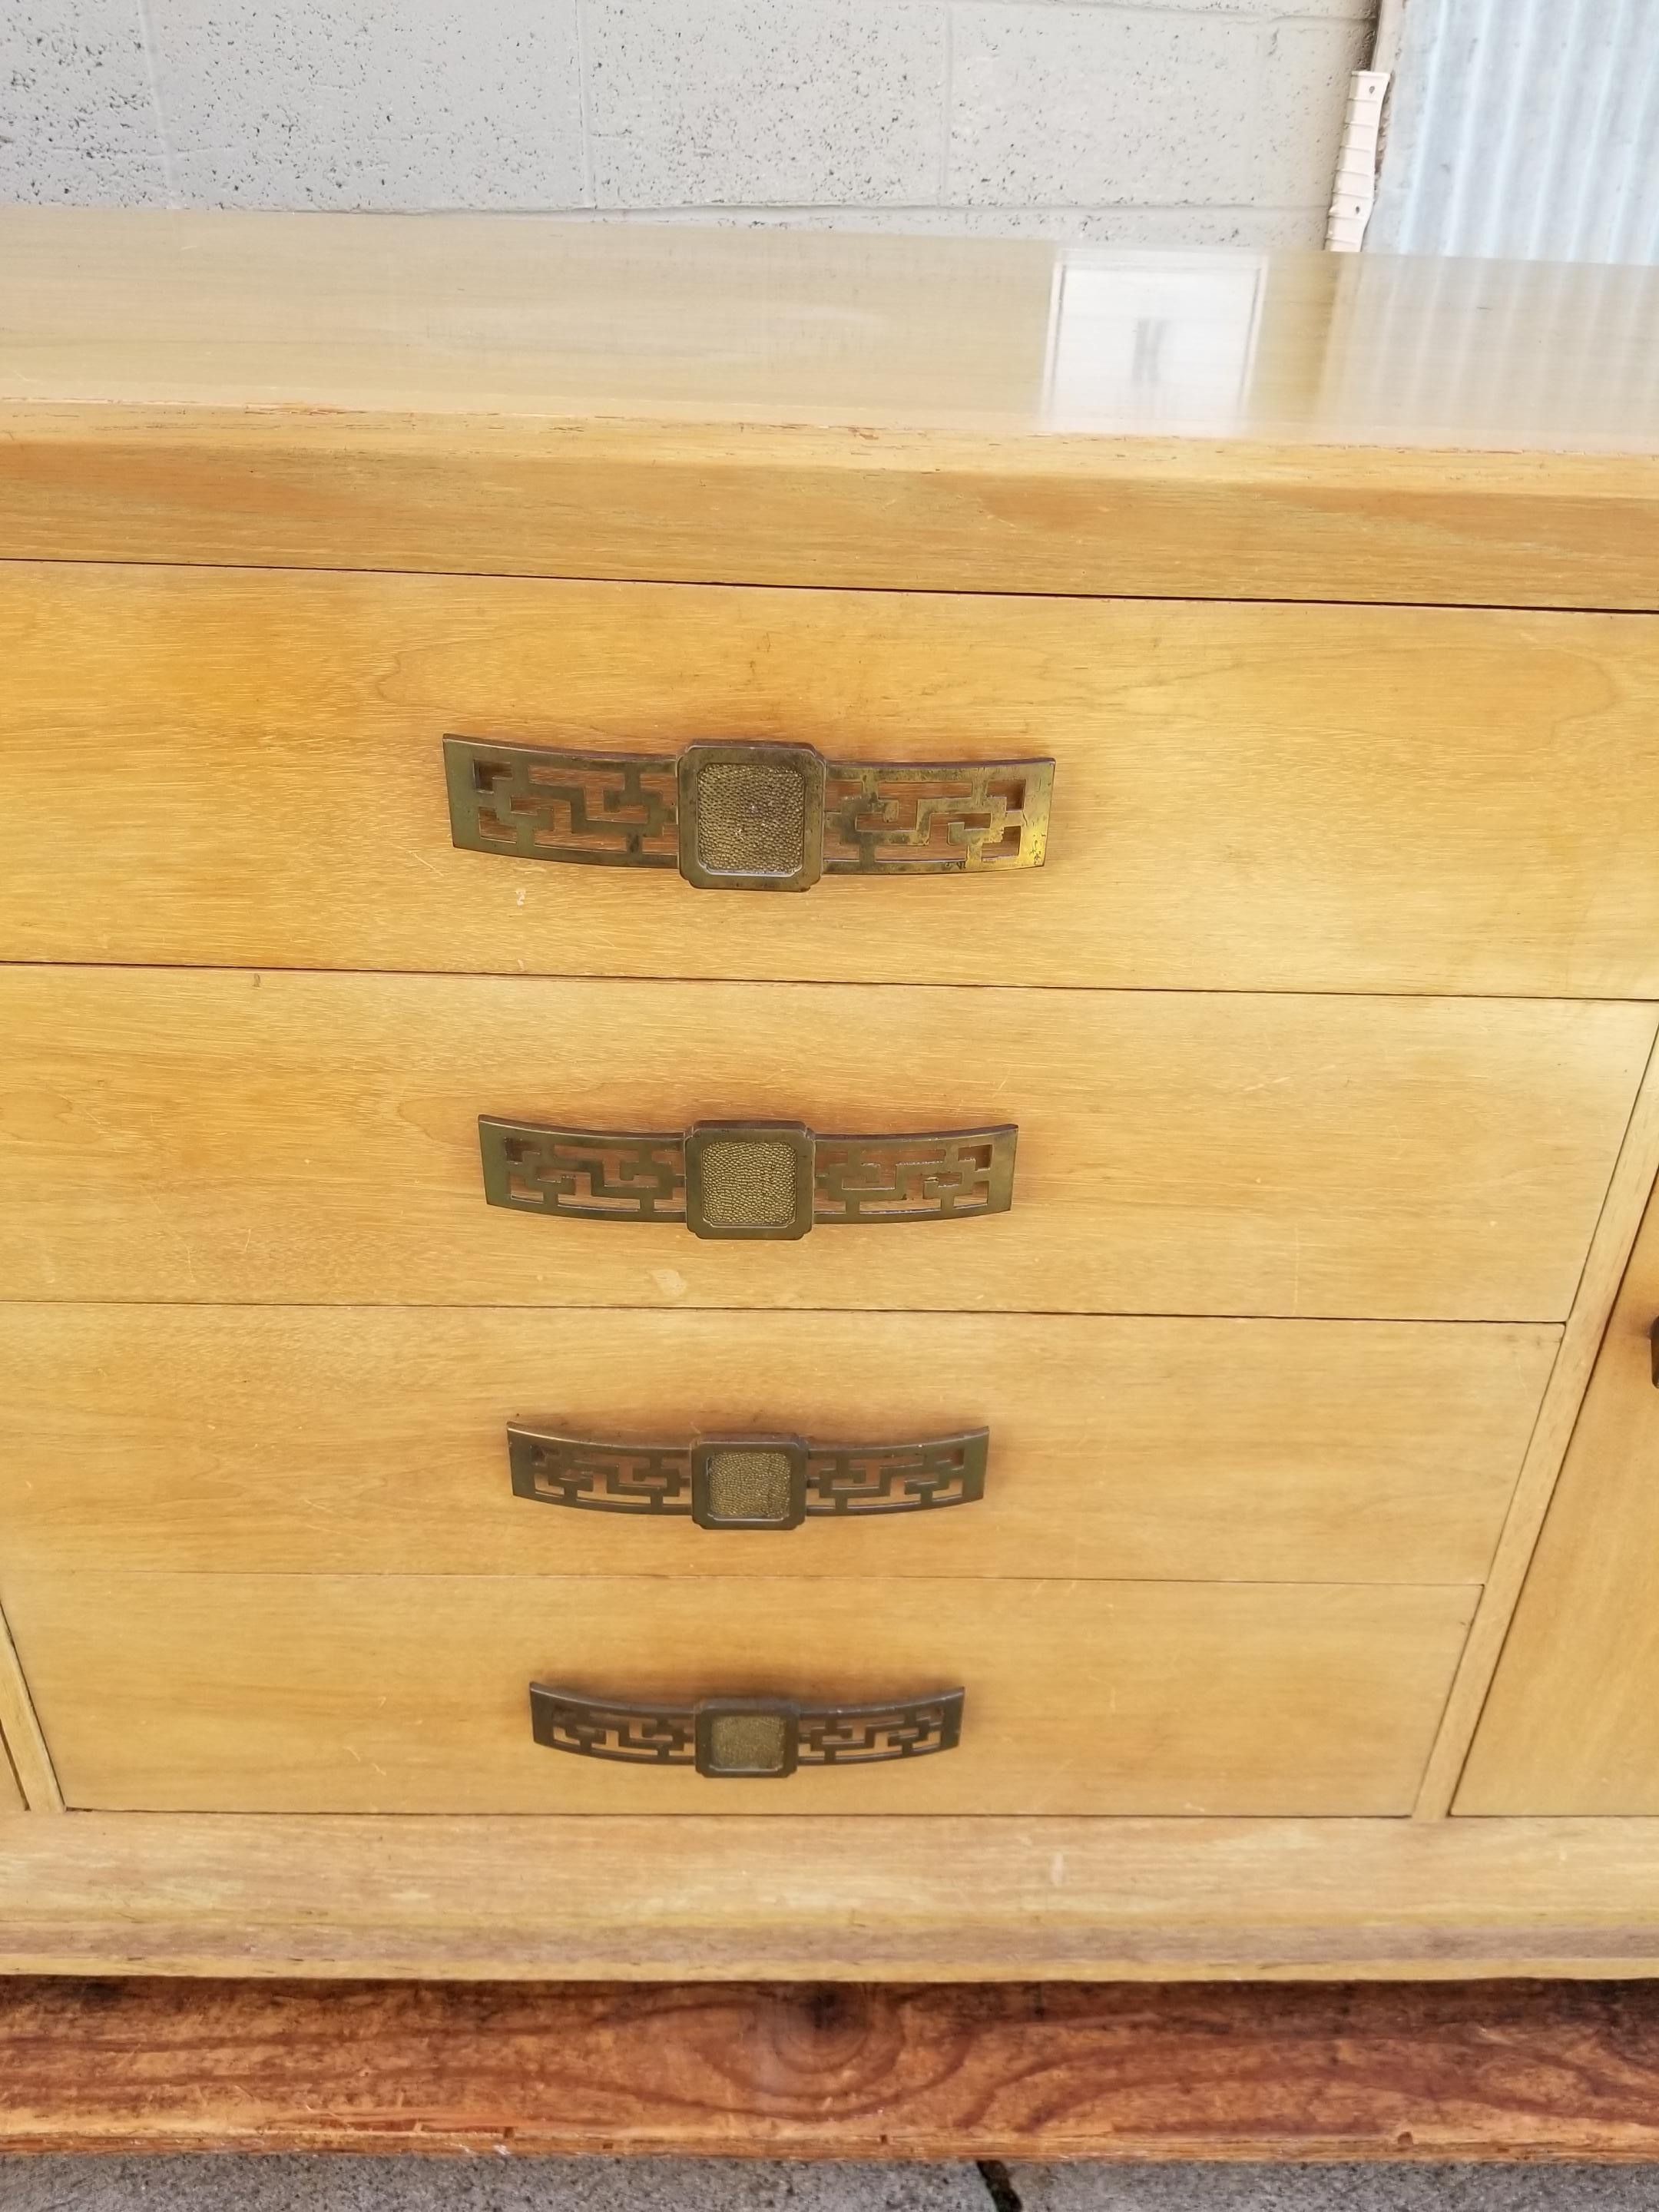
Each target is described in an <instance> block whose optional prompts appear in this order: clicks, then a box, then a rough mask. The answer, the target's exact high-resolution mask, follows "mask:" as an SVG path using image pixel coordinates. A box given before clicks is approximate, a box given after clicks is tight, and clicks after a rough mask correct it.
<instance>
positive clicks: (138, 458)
mask: <svg viewBox="0 0 1659 2212" xmlns="http://www.w3.org/2000/svg"><path fill="white" fill-rule="evenodd" d="M0 258H3V261H4V264H5V267H6V270H7V279H8V294H7V314H6V327H5V331H4V332H3V334H0V398H3V401H4V405H3V418H0V430H3V453H4V483H5V490H6V497H5V500H4V502H3V505H0V551H3V552H5V553H9V554H14V555H26V556H38V557H42V558H119V559H156V558H166V557H169V556H171V557H175V558H180V559H191V560H197V561H207V562H224V561H253V562H265V563H276V564H278V565H281V564H284V563H289V564H297V565H311V566H323V567H328V566H344V567H361V566H369V567H382V568H398V567H407V568H477V569H480V570H500V571H506V572H517V573H525V574H536V573H542V574H590V575H622V576H627V575H652V576H659V577H681V578H685V579H708V580H727V581H730V580H750V581H769V582H779V583H792V582H793V583H817V584H836V583H842V584H860V585H871V584H879V585H883V586H899V587H903V586H919V585H930V586H935V587H939V588H945V589H972V590H980V591H1000V590H1002V591H1006V590H1036V591H1064V590H1079V591H1088V592H1115V591H1116V592H1131V593H1152V594H1158V595H1176V596H1179V595H1182V594H1195V595H1198V596H1201V597H1212V598H1225V599H1231V598H1236V597H1237V596H1239V595H1240V593H1241V592H1248V593H1249V595H1250V596H1253V597H1260V598H1275V597H1302V598H1310V599H1339V598H1360V599H1385V600H1386V599H1428V600H1451V601H1465V600H1474V601H1477V602H1480V603H1482V604H1499V605H1501V604H1504V602H1505V601H1508V602H1510V603H1513V604H1521V605H1539V604H1561V605H1586V606H1615V605H1626V606H1635V607H1651V606H1653V605H1656V604H1659V585H1656V582H1655V569H1654V563H1653V560H1652V532H1653V528H1654V515H1655V512H1656V507H1659V453H1656V447H1659V413H1656V403H1655V398H1654V392H1653V386H1652V381H1651V377H1650V373H1649V372H1650V362H1651V358H1652V356H1653V352H1654V349H1655V346H1656V343H1659V337H1656V333H1659V283H1656V282H1655V280H1654V278H1653V276H1652V275H1651V272H1650V271H1646V270H1589V269H1586V270H1572V271H1566V272H1563V271H1559V270H1537V269H1534V268H1528V267H1520V268H1513V267H1505V266H1504V265H1503V264H1447V263H1445V262H1441V261H1425V262H1421V263H1417V264H1413V263H1409V262H1407V263H1394V262H1389V261H1386V260H1383V259H1381V258H1370V257H1359V256H1355V257H1344V258H1342V259H1341V260H1340V261H1333V260H1332V259H1331V258H1329V257H1318V256H1289V257H1284V258H1278V259H1275V260H1273V261H1271V262H1265V261H1262V260H1261V259H1260V258H1250V257H1243V258H1236V259H1235V258H1229V257H1225V256H1222V257H1213V258H1205V259H1203V260H1200V261H1197V262H1194V261H1193V260H1191V259H1190V258H1158V257H1148V256H1145V255H1134V256H1121V255H1114V254H1111V253H1109V252H1102V251H1100V250H1099V249H1092V248H1077V247H1071V248H1068V247H1060V246H1053V245H1049V244H1047V243H1043V242H1036V241H1016V242H1009V241H982V240H972V241H970V240H894V239H883V238H878V239H870V238H860V239H842V238H827V237H822V236H818V237H812V236H803V235H802V234H798V233H791V234H783V233H770V234H767V233H758V234H757V233H754V232H736V233H732V232H728V233H725V234H708V233H697V232H693V231H688V230H687V229H684V228H665V229H663V230H659V231H652V230H649V229H644V228H628V229H626V230H623V229H618V228H615V227H612V226H605V227H603V228H597V227H592V226H571V225H568V224H559V223H556V222H552V223H550V222H542V221H538V220H536V219H534V218H526V217H523V216H513V217H508V218H496V219H494V220H491V219H489V218H487V217H485V218H479V217H466V216H461V217H441V216H440V217H421V218H419V219H416V220H411V219H399V218H398V217H395V216H370V217H350V216H328V217H317V216H260V215H255V214H238V215H205V216H203V215H144V214H134V213H71V212H69V211H64V210H8V211H6V215H5V217H4V225H3V229H0ZM1148 320H1152V321H1156V322H1158V324H1160V325H1170V326H1173V327H1175V328H1176V329H1177V330H1178V331H1179V332H1180V333H1181V335H1182V343H1178V344H1175V345H1171V346H1170V347H1168V348H1167V349H1165V362H1166V366H1164V368H1162V369H1161V371H1160V372H1159V373H1158V374H1154V375H1152V376H1150V377H1149V376H1148V375H1146V374H1145V372H1144V370H1142V369H1140V368H1139V367H1138V368H1137V372H1136V374H1133V375H1128V374H1126V373H1125V370H1124V367H1123V364H1124V362H1126V361H1129V360H1133V361H1134V362H1137V364H1139V362H1141V361H1142V359H1143V357H1144V349H1141V351H1140V352H1137V351H1136V349H1135V347H1134V333H1135V331H1136V329H1137V327H1138V326H1139V325H1143V324H1144V323H1146V321H1148ZM1448 448H1450V449H1454V451H1455V459H1448V457H1447V451H1446V449H1448Z"/></svg>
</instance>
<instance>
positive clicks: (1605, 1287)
mask: <svg viewBox="0 0 1659 2212" xmlns="http://www.w3.org/2000/svg"><path fill="white" fill-rule="evenodd" d="M1656 1175H1659V1058H1656V1059H1655V1060H1650V1062H1649V1065H1648V1072H1647V1073H1646V1074H1645V1075H1644V1078H1643V1079H1642V1087H1641V1090H1640V1092H1639V1093H1638V1097H1637V1101H1636V1109H1635V1111H1634V1112H1633V1113H1632V1115H1631V1118H1630V1126H1629V1127H1628V1128H1627V1129H1626V1132H1625V1141H1624V1143H1623V1144H1622V1145H1621V1146H1620V1148H1619V1158H1618V1162H1617V1164H1616V1165H1615V1167H1614V1169H1613V1181H1612V1182H1611V1183H1610V1184H1609V1186H1608V1188H1607V1201H1606V1203H1605V1204H1604V1205H1603V1206H1602V1208H1601V1218H1600V1220H1599V1221H1598V1222H1597V1223H1596V1225H1595V1236H1594V1237H1592V1238H1591V1239H1590V1249H1589V1258H1588V1259H1587V1260H1586V1261H1585V1263H1584V1272H1583V1274H1582V1275H1581V1276H1580V1278H1579V1281H1578V1288H1577V1291H1576V1292H1575V1294H1574V1297H1573V1302H1572V1311H1571V1314H1569V1316H1567V1324H1566V1327H1565V1329H1564V1330H1563V1332H1562V1336H1561V1346H1560V1350H1559V1353H1558V1354H1557V1357H1556V1360H1555V1364H1554V1365H1553V1367H1552V1369H1551V1370H1550V1376H1549V1381H1548V1383H1547V1385H1546V1388H1545V1391H1544V1399H1543V1403H1542V1405H1541V1407H1540V1409H1539V1415H1538V1420H1537V1423H1536V1425H1535V1426H1534V1430H1533V1432H1532V1437H1531V1440H1530V1442H1529V1443H1528V1446H1527V1450H1526V1456H1525V1458H1524V1460H1523V1461H1522V1468H1521V1475H1520V1479H1519V1480H1518V1481H1517V1482H1516V1486H1515V1488H1514V1490H1513V1491H1512V1492H1511V1493H1510V1504H1509V1510H1508V1511H1507V1512H1506V1513H1505V1515H1504V1526H1503V1529H1502V1532H1501V1533H1500V1534H1499V1536H1498V1545H1497V1548H1496V1550H1495V1551H1494V1553H1493V1554H1492V1560H1491V1562H1490V1565H1489V1566H1488V1569H1487V1571H1486V1577H1485V1586H1484V1588H1483V1589H1482V1590H1481V1593H1480V1605H1479V1606H1478V1607H1477V1608H1476V1611H1475V1616H1474V1622H1473V1624H1472V1626H1471V1627H1470V1630H1469V1633H1468V1640H1467V1641H1466V1643H1465V1644H1464V1646H1463V1654H1462V1658H1461V1659H1460V1660H1459V1661H1458V1663H1457V1673H1456V1675H1455V1678H1454V1680H1453V1682H1452V1687H1451V1692H1450V1695H1449V1697H1448V1698H1447V1699H1446V1710H1445V1711H1444V1712H1443V1714H1442V1716H1441V1720H1440V1729H1439V1732H1438V1734H1437V1736H1436V1738H1435V1745H1434V1749H1433V1751H1432V1752H1431V1753H1430V1756H1429V1763H1428V1766H1427V1768H1426V1770H1425V1773H1424V1777H1423V1788H1422V1790H1421V1793H1420V1794H1419V1798H1418V1802H1417V1813H1418V1817H1419V1819H1421V1820H1438V1819H1441V1818H1443V1816H1444V1814H1447V1813H1448V1812H1449V1810H1450V1809H1451V1804H1452V1800H1453V1798H1454V1796H1455V1793H1456V1790H1457V1785H1458V1782H1459V1779H1460V1778H1461V1776H1462V1771H1463V1764H1464V1761H1465V1759H1467V1758H1468V1751H1469V1746H1470V1744H1471V1742H1472V1741H1473V1740H1474V1731H1475V1729H1476V1727H1477V1725H1478V1724H1479V1722H1480V1713H1481V1708H1482V1706H1483V1705H1484V1704H1485V1702H1486V1695H1487V1692H1489V1690H1490V1689H1491V1686H1492V1676H1493V1673H1494V1671H1495V1670H1496V1668H1497V1666H1498V1659H1499V1656H1500V1655H1501V1653H1502V1651H1503V1649H1504V1638H1505V1637H1506V1636H1507V1635H1508V1633H1509V1629H1510V1621H1511V1620H1512V1619H1513V1616H1514V1613H1515V1607H1516V1600H1517V1598H1518V1597H1519V1595H1520V1594H1521V1591H1522V1587H1523V1585H1524V1584H1525V1582H1526V1578H1527V1576H1528V1571H1529V1570H1530V1569H1531V1566H1532V1563H1533V1559H1534V1554H1535V1552H1536V1548H1537V1544H1538V1536H1539V1531H1540V1530H1541V1528H1542V1527H1543V1526H1544V1521H1545V1516H1546V1515H1547V1513H1548V1511H1549V1510H1550V1506H1551V1501H1552V1499H1553V1497H1554V1494H1555V1489H1556V1485H1557V1482H1558V1480H1559V1476H1560V1474H1561V1471H1562V1467H1563V1464H1564V1462H1565V1455H1566V1452H1567V1449H1568V1446H1569V1444H1570V1443H1571V1439H1572V1437H1573V1435H1574V1432H1575V1429H1576V1427H1577V1423H1578V1420H1579V1419H1580V1415H1581V1412H1582V1410H1583V1406H1584V1401H1585V1392H1586V1389H1587V1388H1588V1387H1589V1383H1590V1380H1591V1376H1592V1374H1593V1372H1594V1370H1595V1366H1596V1364H1597V1362H1598V1361H1599V1360H1600V1359H1601V1358H1602V1357H1603V1354H1604V1352H1605V1353H1606V1355H1607V1357H1608V1358H1613V1357H1614V1356H1615V1352H1614V1346H1615V1343H1616V1338H1614V1337H1610V1336H1609V1325H1610V1322H1611V1318H1612V1316H1613V1308H1614V1302H1615V1300H1616V1299H1617V1298H1618V1297H1619V1296H1620V1285H1621V1282H1622V1280H1623V1279H1624V1276H1625V1273H1626V1265H1627V1263H1628V1262H1629V1261H1630V1260H1631V1257H1632V1245H1633V1244H1634V1243H1635V1241H1636V1238H1637V1236H1638V1231H1639V1229H1640V1226H1641V1224H1642V1220H1643V1218H1644V1213H1645V1212H1646V1209H1647V1207H1648V1206H1649V1204H1650V1200H1651V1195H1652V1193H1653V1190H1654V1186H1655V1177H1656ZM1529 1809H1530V1808H1529Z"/></svg>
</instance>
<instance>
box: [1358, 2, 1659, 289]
mask: <svg viewBox="0 0 1659 2212" xmlns="http://www.w3.org/2000/svg"><path fill="white" fill-rule="evenodd" d="M1365 244H1366V246H1367V248H1368V250H1370V251H1373V252H1388V253H1439V254H1461V255H1474V256H1477V257H1480V258H1508V259H1515V260H1522V261H1595V262H1641V263H1652V262H1655V261H1659V0H1407V7H1406V9H1405V14H1404V18H1403V35H1402V40H1401V53H1400V59H1399V67H1398V70H1397V73H1396V76H1395V83H1394V89H1393V94H1392V107H1391V112H1390V115H1389V128H1388V140H1387V143H1386V145H1385V148H1384V152H1383V174H1382V179H1381V184H1380V186H1379V190H1378V193H1377V203H1376V214H1375V215H1374V216H1373V217H1372V219H1371V223H1370V229H1369V231H1368V232H1367V234H1366V238H1365Z"/></svg>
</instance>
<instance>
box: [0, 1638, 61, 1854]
mask: <svg viewBox="0 0 1659 2212" xmlns="http://www.w3.org/2000/svg"><path fill="white" fill-rule="evenodd" d="M13 1791H15V1793H16V1796H17V1802H18V1806H19V1808H22V1807H25V1806H27V1807H28V1808H31V1809H32V1810H33V1811H34V1812H37V1813H61V1812H62V1810H63V1809H64V1800H63V1796H62V1793H61V1792H60V1790H59V1789H58V1777H57V1774H56V1773H55V1772H54V1771H53V1768H52V1755H51V1753H49V1752H48V1751H47V1749H46V1741H45V1739H44V1737H43V1736H42V1735H41V1733H40V1720H39V1717H38V1716H37V1715H36V1712H35V1710H34V1701H33V1698H32V1697H31V1696H30V1694H29V1687H28V1684H27V1681H26V1680H24V1677H23V1670H22V1668H21V1665H20V1664H19V1662H18V1657H17V1650H16V1647H15V1644H13V1642H12V1639H11V1632H10V1629H9V1626H8V1625H7V1621H6V1618H5V1615H4V1613H0V1810H3V1809H5V1800H6V1798H7V1796H9V1794H10V1793H11V1792H13Z"/></svg>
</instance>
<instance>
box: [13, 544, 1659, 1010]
mask: <svg viewBox="0 0 1659 2212" xmlns="http://www.w3.org/2000/svg"><path fill="white" fill-rule="evenodd" d="M0 657H3V664H4V665H5V667H6V670H7V681H6V687H5V696H4V699H3V701H0V957H5V958H13V959H25V960H40V959H47V960H69V961H73V960H105V959H111V958H113V959H119V960H124V961H127V960H130V961H138V962H155V963H159V964H169V963H185V964H199V965H215V964H233V965H248V966H260V965H264V966H283V967H301V968H306V967H324V968H373V969H416V970H445V969H455V970H462V971H477V972H492V971H493V972H508V973H519V972H529V973H532V974H536V973H550V974H571V975H607V974H616V975H669V974H671V975H701V976H709V977H722V976H751V977H772V976H781V977H785V978H800V979H806V980H813V979H817V980H827V981H941V982H977V983H984V982H1001V983H1037V984H1054V983H1066V984H1085V985H1132V986H1135V987H1158V988H1211V987H1214V988H1243V989H1263V990H1284V989H1309V990H1376V991H1382V992H1392V991H1428V992H1450V993H1457V992H1468V993H1475V994H1561V995H1587V996H1589V995H1595V996H1618V995H1629V996H1640V995H1642V994H1653V993H1656V992H1659V624H1656V623H1655V622H1654V620H1653V619H1652V618H1651V617H1644V616H1620V615H1597V614H1539V613H1528V614H1506V613H1501V612H1493V611H1466V610H1447V609H1434V608H1429V609H1418V608H1402V609H1395V608H1385V607H1372V608H1364V607H1352V606H1334V605H1333V606H1273V605H1237V606H1235V605H1213V604H1212V605H1198V604H1179V603H1169V602H1164V603H1155V602H1152V601H1140V602H1120V603H1113V602H1110V601H1089V600H1069V601H1068V600H1060V599H1024V600H1021V599H997V598H985V597H977V598H975V597H957V596H951V595H941V596H933V597H929V596H922V595H917V594H904V593H900V594H893V593H882V592H819V591H805V592H790V591H776V590H759V589H753V588H726V587H719V586H663V585H635V584H574V583H572V584H559V583H545V582H533V581H522V580H510V579H489V580H480V579H473V578H465V577H446V576H410V575H390V574H355V575H354V574H311V575H307V574H301V573H298V572H293V571H290V572H264V573H258V572H236V571H228V570H214V569H210V568H191V569H167V568H142V567H137V566H120V567H106V568H96V567H81V566H76V565H72V564H68V563H63V562H53V563H46V564H42V565H39V566H34V565H29V564H9V565H8V566H6V567H5V568H0ZM447 731H453V732H460V733H462V734H463V735H465V736H468V737H477V738H489V739H494V740H497V741H502V742H509V743H515V744H521V745H524V744H528V745H540V746H546V747H555V748H569V747H578V748H599V749H605V750H623V751H632V752H641V753H645V754H656V755H660V756H663V757H665V758H671V757H673V756H674V755H676V754H678V752H679V751H680V750H682V749H683V748H684V747H685V746H687V745H689V744H695V743H697V742H701V741H708V740H731V739H735V740H738V741H742V742H748V741H752V740H770V741H780V740H781V741H785V742H788V743H792V744H806V745H811V746H815V747H817V749H818V750H820V751H821V752H823V753H824V754H825V755H827V756H828V757H830V758H831V759H834V760H841V761H852V762H857V761H897V762H910V761H917V762H926V761H928V760H933V761H940V760H943V761H964V760H965V761H987V760H989V761H998V760H1005V761H1006V760H1008V759H1011V758H1017V757H1024V756H1030V755H1042V756H1050V757H1053V758H1054V762H1055V763H1056V775H1055V781H1054V802H1053V815H1052V823H1051V828H1050V833H1049V836H1048V859H1047V863H1046V865H1045V866H1044V867H1043V868H1042V870H1040V871H1038V872H1019V873H1016V874H1012V875H994V874H993V875H981V876H976V877H975V878H971V879H969V878H953V879H946V878H929V879H926V880H921V881H885V880H884V881H877V880H866V881H862V882H860V881H857V880H853V879H848V878H836V879H834V880H826V881H824V882H823V883H821V884H818V885H817V888H816V889H814V890H811V891H810V892H808V893H806V894H805V895H804V896H798V897H765V898H761V897H757V896H753V895H744V896H740V895H732V894H728V895H726V896H718V897H714V896H707V895H705V894H704V893H702V892H701V891H698V890H693V889H692V888H690V885H689V884H686V883H684V882H682V881H681V880H680V878H678V875H677V874H675V873H674V872H673V871H672V870H671V868H670V869H667V870H657V871H640V870H637V869H634V868H619V867H612V866H600V867H591V866H590V867H583V866H562V865H556V864H548V863H543V862H538V861H532V860H510V859H505V858H501V857H498V856H495V855H488V856H486V855H484V854H478V853H476V852H466V851H457V850H456V849H454V848H453V845H452V842H451V833H450V823H449V817H448V811H447V804H446V796H445V784H444V774H443V762H442V758H441V738H442V737H443V734H444V733H445V732H447Z"/></svg>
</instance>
